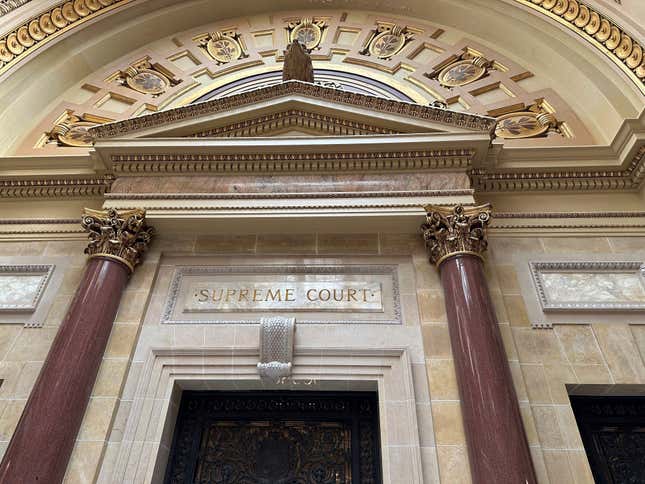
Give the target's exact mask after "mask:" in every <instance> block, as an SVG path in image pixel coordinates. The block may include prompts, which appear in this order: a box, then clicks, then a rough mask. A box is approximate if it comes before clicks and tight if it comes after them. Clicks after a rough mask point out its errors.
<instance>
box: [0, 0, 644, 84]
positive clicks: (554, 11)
mask: <svg viewBox="0 0 645 484" xmlns="http://www.w3.org/2000/svg"><path fill="white" fill-rule="evenodd" d="M509 1H510V2H512V3H515V4H518V5H522V6H524V7H526V9H528V11H530V12H534V13H536V14H540V15H541V16H544V17H547V18H549V19H550V20H552V21H555V22H557V23H558V24H559V25H562V26H564V27H565V28H567V29H569V30H570V31H573V32H575V33H576V34H577V35H578V36H580V37H581V38H582V39H584V40H585V41H586V42H587V43H588V44H590V45H591V46H592V47H593V48H595V49H596V50H598V51H600V52H602V53H603V54H604V55H606V56H607V57H608V58H609V59H610V60H611V61H612V62H613V63H614V64H616V65H617V66H618V67H619V68H620V69H621V70H622V71H623V72H624V73H625V74H626V75H627V76H628V77H629V78H630V80H631V81H632V82H633V83H634V84H635V85H636V86H637V87H638V89H639V90H640V91H641V92H642V93H643V94H645V55H644V53H643V50H644V48H643V46H642V45H641V43H639V41H638V40H637V37H636V36H635V35H633V34H632V33H630V32H627V31H626V29H624V28H622V27H621V26H620V25H619V24H618V23H617V22H615V21H614V20H612V19H611V18H609V17H608V16H606V15H605V14H603V13H600V12H598V11H596V10H594V9H593V8H591V7H590V6H588V5H586V4H585V3H583V2H581V1H579V0H557V1H555V0H509ZM19 3H20V5H18V6H17V7H16V9H15V10H19V9H21V8H24V9H27V7H29V6H30V5H29V4H30V2H19ZM135 3H139V2H136V1H135V0H76V1H74V2H72V1H66V2H58V3H56V4H54V5H53V6H50V7H47V8H46V9H44V10H42V11H40V12H37V13H35V14H33V15H31V16H30V17H29V18H27V19H26V20H24V21H22V22H19V23H18V24H17V25H14V27H13V28H11V29H10V30H9V31H7V32H5V33H4V34H2V35H1V36H0V80H1V79H2V78H3V77H6V76H8V75H10V74H11V72H13V71H14V70H15V69H16V68H18V66H19V65H21V64H23V63H24V62H26V61H28V59H30V58H32V57H33V56H35V55H37V54H38V53H39V51H40V50H41V48H42V47H44V46H45V45H47V44H48V43H50V42H52V41H55V40H56V39H59V38H60V37H62V36H63V35H64V34H66V33H69V32H70V31H72V30H76V29H79V28H83V27H85V26H86V25H85V24H87V23H88V22H89V21H91V20H95V19H97V18H98V17H102V16H104V15H105V14H107V13H109V12H113V11H115V10H117V9H118V10H121V9H125V8H127V7H128V6H131V5H132V4H135ZM31 11H32V12H34V10H33V9H32V10H31ZM13 13H18V12H13Z"/></svg>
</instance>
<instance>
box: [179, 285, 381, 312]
mask: <svg viewBox="0 0 645 484" xmlns="http://www.w3.org/2000/svg"><path fill="white" fill-rule="evenodd" d="M347 309H350V310H355V311H379V312H382V311H383V301H382V296H381V284H380V283H367V282H366V283H345V282H339V281H328V282H306V281H284V282H276V283H273V282H244V281H240V282H220V283H207V284H204V283H196V284H193V285H191V286H190V289H189V290H188V297H187V301H186V306H185V310H186V311H187V312H208V311H231V312H234V311H242V310H244V311H263V312H266V311H285V310H287V311H313V310H322V311H342V310H347Z"/></svg>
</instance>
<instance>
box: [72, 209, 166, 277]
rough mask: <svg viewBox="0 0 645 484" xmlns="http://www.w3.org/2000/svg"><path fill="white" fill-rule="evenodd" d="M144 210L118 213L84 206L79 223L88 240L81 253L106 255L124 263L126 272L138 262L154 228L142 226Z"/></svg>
mask: <svg viewBox="0 0 645 484" xmlns="http://www.w3.org/2000/svg"><path fill="white" fill-rule="evenodd" d="M145 217H146V211H145V210H141V209H134V210H125V211H121V212H118V211H116V210H115V209H113V208H111V209H109V210H91V209H89V208H86V209H85V210H84V213H83V219H82V221H81V226H82V227H83V229H85V230H86V231H87V232H88V238H89V239H90V242H89V244H88V246H87V248H86V249H85V253H86V254H88V255H89V256H90V258H93V257H106V258H108V259H115V260H118V261H119V262H122V263H123V264H125V265H126V266H127V267H128V268H129V269H130V272H133V271H134V268H135V267H136V265H137V264H139V263H140V262H141V257H142V255H143V253H144V252H145V251H146V250H148V246H149V245H150V241H151V240H152V236H153V233H154V230H153V228H152V227H149V226H148V225H146V222H145Z"/></svg>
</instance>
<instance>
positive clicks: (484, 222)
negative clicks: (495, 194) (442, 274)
mask: <svg viewBox="0 0 645 484" xmlns="http://www.w3.org/2000/svg"><path fill="white" fill-rule="evenodd" d="M423 208H424V209H425V211H426V222H425V223H424V224H422V225H421V229H422V230H423V238H424V240H425V244H426V249H427V250H428V255H429V256H430V262H432V263H433V264H436V265H437V267H438V266H439V265H440V264H441V262H443V261H444V260H445V259H446V258H447V257H450V256H452V255H456V254H471V255H476V256H478V257H481V254H482V253H483V252H484V251H485V250H486V246H487V245H488V243H487V242H486V227H487V226H488V222H489V221H490V216H491V215H490V212H491V206H490V204H489V203H487V204H485V205H479V206H477V207H464V206H463V205H456V206H454V207H452V208H448V207H439V206H436V205H426V206H425V207H423Z"/></svg>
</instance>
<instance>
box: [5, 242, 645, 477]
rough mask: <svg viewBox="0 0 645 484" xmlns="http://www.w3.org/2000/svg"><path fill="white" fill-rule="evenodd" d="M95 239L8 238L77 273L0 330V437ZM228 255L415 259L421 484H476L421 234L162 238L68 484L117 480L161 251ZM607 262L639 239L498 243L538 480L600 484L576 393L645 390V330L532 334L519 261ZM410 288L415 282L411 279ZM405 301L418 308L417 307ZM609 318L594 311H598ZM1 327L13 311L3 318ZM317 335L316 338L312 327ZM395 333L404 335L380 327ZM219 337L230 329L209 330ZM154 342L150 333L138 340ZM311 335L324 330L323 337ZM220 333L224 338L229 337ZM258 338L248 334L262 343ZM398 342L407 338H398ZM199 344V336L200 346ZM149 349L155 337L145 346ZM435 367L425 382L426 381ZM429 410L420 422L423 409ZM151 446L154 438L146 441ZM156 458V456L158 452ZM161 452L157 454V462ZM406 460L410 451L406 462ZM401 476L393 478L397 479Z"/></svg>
mask: <svg viewBox="0 0 645 484" xmlns="http://www.w3.org/2000/svg"><path fill="white" fill-rule="evenodd" d="M84 245H85V243H84V242H83V241H81V240H74V241H34V242H12V243H1V244H0V255H1V256H12V257H16V260H19V261H22V262H23V263H24V261H25V260H26V259H29V260H38V258H39V257H54V256H64V257H66V258H68V259H69V262H70V265H69V266H68V267H66V268H65V275H64V277H63V281H62V283H61V286H60V289H59V290H58V292H57V295H56V297H55V298H54V300H53V303H52V304H51V308H50V310H49V313H48V315H47V317H46V320H45V321H44V325H43V327H42V328H23V327H22V325H19V324H0V358H1V360H0V371H1V376H0V378H2V379H3V380H4V381H3V383H2V386H1V387H0V412H1V413H0V439H1V441H2V448H3V449H4V448H6V446H7V444H8V441H9V439H10V437H11V434H12V432H13V430H14V428H15V426H16V424H17V421H18V418H19V416H20V412H21V411H22V408H23V406H24V403H25V401H26V398H27V396H28V394H29V392H30V390H31V388H32V387H33V384H34V382H35V379H36V377H37V374H38V371H39V369H40V367H41V365H42V362H43V360H44V358H45V356H46V354H47V351H48V349H49V346H50V344H51V341H52V339H53V337H54V335H55V333H56V329H57V327H58V325H59V324H60V321H61V319H62V317H63V315H64V311H65V308H66V306H67V305H68V304H69V301H70V300H71V297H72V295H73V292H74V290H75V289H76V286H77V285H78V281H79V279H80V276H81V273H82V269H83V264H84V256H83V255H82V252H83V247H84ZM162 253H163V254H164V256H166V255H172V254H180V255H191V254H195V255H205V254H208V255H220V256H221V255H230V256H235V257H239V256H243V257H245V258H246V257H248V258H254V257H260V256H261V257H263V258H264V257H267V256H276V257H278V258H285V257H287V256H288V257H291V256H295V257H299V258H301V259H302V260H307V259H308V258H309V259H311V258H312V257H314V256H316V257H323V256H324V257H332V258H335V259H336V258H337V260H339V261H340V260H342V259H343V258H349V257H351V256H379V255H381V256H404V257H409V260H410V261H411V262H412V264H413V266H414V269H415V271H414V272H415V276H414V277H415V281H414V284H415V287H416V302H417V303H418V309H419V311H418V314H419V316H418V318H417V317H416V316H415V315H414V313H412V312H410V313H409V314H410V316H409V317H406V319H405V321H404V325H403V327H401V328H400V334H403V333H405V334H412V333H409V331H412V330H414V328H415V327H416V328H418V335H419V338H420V339H422V340H423V341H422V345H423V351H424V353H425V372H424V371H423V365H422V364H420V363H421V362H419V363H414V364H413V368H414V375H415V378H424V377H427V387H425V386H424V385H422V386H421V387H418V386H417V388H421V389H422V392H423V391H425V392H428V390H423V389H424V388H427V389H429V394H428V395H427V397H428V400H427V403H423V400H422V398H423V395H417V396H416V398H417V403H418V404H417V416H416V418H417V420H418V422H419V437H420V443H421V444H420V445H421V452H420V455H421V461H422V462H421V465H422V466H421V467H422V469H423V474H424V482H439V481H438V479H440V482H445V483H451V484H455V483H468V482H470V476H469V473H468V465H467V455H466V448H465V440H464V434H463V428H462V423H461V415H460V409H459V396H458V392H457V387H456V382H455V375H454V367H453V360H452V354H451V351H450V344H449V338H448V329H447V322H446V314H445V309H444V307H443V294H442V289H441V286H440V283H439V279H438V275H437V272H436V270H435V269H434V268H433V267H432V266H430V265H429V263H428V262H427V260H426V256H425V254H424V249H423V246H422V242H421V239H420V237H419V236H417V235H414V234H354V235H330V234H294V235H259V236H256V235H239V236H204V237H202V236H193V235H190V234H188V235H185V236H180V237H165V236H164V235H163V234H161V235H160V236H159V237H158V238H157V239H156V240H155V243H154V245H153V248H152V250H151V252H150V253H148V254H147V257H146V260H145V263H144V264H143V265H142V266H141V267H139V268H138V269H137V271H136V273H135V275H134V276H133V278H132V280H131V281H130V283H129V285H128V288H127V291H126V293H125V295H124V298H123V302H122V304H121V307H120V309H119V313H118V316H117V319H116V323H115V325H114V328H113V331H112V334H111V337H110V341H109V343H108V348H107V351H106V353H105V356H104V360H103V364H102V365H101V368H100V371H99V377H98V380H97V382H96V385H95V387H94V390H93V394H92V398H91V401H90V404H89V406H88V410H87V413H86V416H85V419H84V422H83V424H82V427H81V431H80V433H79V436H78V441H77V444H76V448H75V450H74V453H73V456H72V460H71V463H70V467H69V469H68V474H67V477H66V482H69V483H72V482H73V483H81V482H83V483H85V482H94V481H95V480H96V479H99V481H100V482H110V476H111V474H110V472H111V470H112V469H113V468H114V466H115V465H116V463H117V460H118V457H119V449H120V445H121V441H122V439H123V431H124V429H125V426H126V424H127V418H128V416H129V415H130V412H131V409H132V405H133V403H134V395H135V391H136V386H137V385H139V384H142V383H141V382H140V379H139V374H138V372H139V371H141V367H142V362H140V361H139V362H136V363H132V362H133V357H134V352H135V348H136V347H137V345H141V344H142V341H141V339H139V341H138V338H139V334H140V332H141V328H142V325H143V321H144V319H145V312H146V307H147V305H148V304H149V301H151V300H152V299H153V296H154V295H153V294H151V292H150V291H151V288H153V287H154V286H153V284H154V282H155V274H156V272H157V270H158V265H159V261H160V257H161V256H162V255H161V254H162ZM523 253H526V254H549V255H559V256H563V255H566V256H568V257H570V258H571V259H575V258H580V257H582V256H583V255H584V256H587V255H588V254H597V255H600V256H618V255H624V256H627V255H629V256H630V257H632V258H633V257H635V256H637V255H639V254H643V257H644V258H645V238H642V237H587V238H571V237H542V238H518V237H509V236H506V235H502V234H498V235H493V236H491V237H490V250H489V252H488V255H487V262H486V268H487V272H488V280H489V285H490V290H491V293H492V296H493V299H494V301H495V304H496V308H497V312H498V318H499V323H500V329H501V332H502V335H503V337H504V342H505V344H506V349H507V353H508V357H509V362H510V365H511V369H512V373H513V377H514V380H515V385H516V390H517V394H518V398H519V400H520V406H521V409H522V413H523V416H524V420H525V426H526V430H527V433H528V438H529V443H530V446H531V450H532V452H533V456H534V461H535V465H536V469H537V472H538V474H539V478H540V483H553V484H556V483H561V482H562V483H563V482H567V483H569V482H570V483H576V484H577V483H588V484H591V483H593V479H592V477H591V473H590V471H589V467H588V464H587V460H586V456H585V453H584V449H583V446H582V442H581V440H580V437H579V434H578V431H577V427H576V424H575V419H574V417H573V413H572V411H571V407H570V405H569V401H568V395H567V389H566V388H565V385H567V384H570V385H573V384H594V383H600V384H641V385H642V384H645V364H644V358H645V325H644V324H642V323H643V318H642V316H641V315H639V314H638V313H634V320H633V323H634V324H626V323H615V322H611V323H609V322H608V323H602V322H594V323H593V324H575V325H566V324H560V325H555V326H554V328H553V329H533V328H531V326H530V321H529V317H528V315H527V311H526V304H525V297H526V296H525V295H524V294H523V293H522V290H521V287H520V284H519V282H518V276H517V268H516V267H515V266H514V265H513V257H514V256H516V255H517V254H523ZM409 282H410V281H406V283H409ZM414 302H415V301H414V298H413V296H412V299H409V298H408V301H407V304H414ZM597 316H598V315H597V314H596V315H594V317H597ZM0 321H2V316H0ZM172 331H173V335H174V336H173V338H172V342H171V343H170V344H171V347H172V345H176V346H183V347H185V346H186V345H195V346H198V345H199V344H202V345H204V344H206V336H205V335H206V331H207V327H205V325H195V326H193V327H190V328H187V327H183V328H175V329H173V330H172ZM308 331H315V328H312V329H310V330H308ZM379 331H383V335H385V333H386V332H388V334H390V335H396V334H397V331H399V330H398V329H397V328H388V329H387V330H385V329H383V330H380V329H379V328H374V329H373V331H372V332H373V333H374V334H375V335H376V336H378V332H379ZM211 332H212V333H213V335H214V336H215V337H216V339H214V340H212V341H211V342H210V344H211V345H217V344H218V342H219V343H221V341H222V340H221V335H219V333H216V332H214V331H211ZM141 334H142V335H144V336H142V337H143V338H146V337H148V336H146V334H147V333H146V332H145V331H144V332H142V333H141ZM312 334H313V333H312ZM218 335H219V336H218ZM254 337H255V336H250V338H251V339H249V340H248V343H249V344H251V343H253V341H251V340H252V339H253V338H254ZM390 337H396V336H388V338H390ZM198 340H199V341H198ZM148 343H150V342H148ZM424 373H425V374H424ZM426 411H427V413H428V415H423V412H426ZM142 444H143V443H142ZM153 457H154V456H153ZM147 458H150V456H147ZM406 458H407V457H406ZM392 482H395V481H392Z"/></svg>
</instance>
